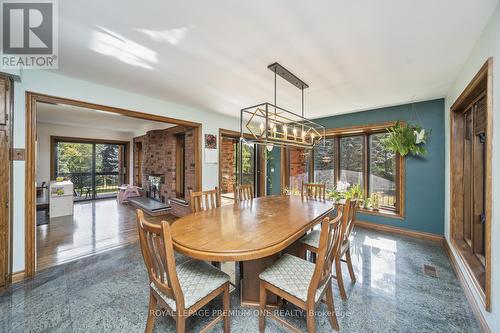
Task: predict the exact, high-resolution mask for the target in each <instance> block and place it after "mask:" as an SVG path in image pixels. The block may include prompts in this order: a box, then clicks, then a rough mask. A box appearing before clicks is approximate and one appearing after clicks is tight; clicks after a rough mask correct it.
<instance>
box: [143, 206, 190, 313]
mask: <svg viewBox="0 0 500 333" xmlns="http://www.w3.org/2000/svg"><path fill="white" fill-rule="evenodd" d="M136 215H137V226H138V229H139V240H140V245H141V252H142V257H143V259H144V264H145V265H146V269H147V271H148V275H149V281H150V283H154V285H155V286H156V287H157V289H158V290H160V291H161V292H163V293H164V294H165V295H167V296H168V297H170V298H172V299H175V300H176V303H177V308H178V309H179V308H184V295H183V293H182V289H181V287H180V284H179V279H178V277H177V271H176V268H175V256H174V248H173V245H172V234H171V231H170V225H169V224H168V222H166V221H162V222H161V224H160V225H158V224H153V223H149V222H147V221H146V219H145V218H144V212H143V211H142V210H141V209H137V210H136Z"/></svg>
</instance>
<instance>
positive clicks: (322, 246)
mask: <svg viewBox="0 0 500 333" xmlns="http://www.w3.org/2000/svg"><path fill="white" fill-rule="evenodd" d="M341 219H342V213H339V214H337V216H336V217H335V218H334V219H333V220H330V219H329V218H328V217H325V218H324V219H323V222H322V223H321V234H320V238H319V248H318V254H317V257H316V266H315V268H314V273H313V277H312V279H311V283H310V284H309V289H308V291H307V299H308V301H309V300H312V301H314V300H315V295H316V291H317V290H318V288H321V287H322V286H323V285H324V284H325V283H330V282H329V281H330V277H331V275H332V265H333V261H334V259H335V257H336V256H337V255H338V253H339V251H340V245H341V242H342V223H341Z"/></svg>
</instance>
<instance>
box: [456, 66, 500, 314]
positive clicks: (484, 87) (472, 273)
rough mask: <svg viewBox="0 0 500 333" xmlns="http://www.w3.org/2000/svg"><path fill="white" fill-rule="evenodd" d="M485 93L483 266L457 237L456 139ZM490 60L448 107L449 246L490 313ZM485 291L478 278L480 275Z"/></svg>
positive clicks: (459, 191)
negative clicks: (466, 114)
mask: <svg viewBox="0 0 500 333" xmlns="http://www.w3.org/2000/svg"><path fill="white" fill-rule="evenodd" d="M483 92H486V122H487V124H486V158H485V159H486V163H485V178H486V182H485V208H486V209H485V231H484V243H485V245H484V247H485V265H484V266H483V265H482V264H480V262H479V259H477V257H476V256H475V255H474V254H473V253H471V252H470V251H469V250H468V248H467V247H466V246H464V244H463V243H462V242H465V241H464V240H463V239H461V238H460V236H461V234H460V229H461V228H462V227H463V200H461V197H462V195H463V186H462V184H463V164H462V163H461V162H460V159H461V157H463V154H462V151H463V145H462V144H461V143H460V141H459V139H460V138H461V136H462V135H463V130H464V127H463V120H461V118H463V117H462V112H463V111H465V110H467V109H468V108H469V107H470V106H471V105H472V104H473V103H474V102H475V101H477V99H478V98H479V97H481V94H482V93H483ZM492 135H493V58H488V60H487V61H486V62H485V63H484V65H483V66H482V67H481V69H480V70H479V72H478V73H477V74H476V75H475V76H474V78H473V79H472V80H471V82H470V83H469V84H468V85H467V87H466V88H465V89H464V91H463V92H462V93H461V94H460V96H459V97H458V98H457V100H456V101H455V102H454V103H453V105H452V106H451V108H450V192H449V193H450V247H451V248H453V250H454V252H455V253H457V254H458V260H459V261H461V262H462V264H463V266H464V267H465V268H466V274H467V275H469V277H470V279H471V281H472V289H474V290H476V293H477V294H478V295H479V298H480V300H481V302H482V304H483V306H484V308H485V309H486V311H491V265H492V262H491V224H492V219H491V217H492V205H493V203H492V152H493V141H492ZM482 270H484V276H485V282H484V288H483V286H481V283H480V281H479V278H478V274H483V273H482Z"/></svg>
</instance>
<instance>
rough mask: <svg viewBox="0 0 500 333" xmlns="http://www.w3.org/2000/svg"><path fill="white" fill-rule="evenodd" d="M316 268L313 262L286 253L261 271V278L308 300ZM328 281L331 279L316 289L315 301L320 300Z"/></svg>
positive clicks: (299, 297) (301, 298) (303, 299)
mask: <svg viewBox="0 0 500 333" xmlns="http://www.w3.org/2000/svg"><path fill="white" fill-rule="evenodd" d="M314 268H315V265H314V264H313V263H310V262H308V261H306V260H304V259H301V258H298V257H295V256H292V255H290V254H285V255H283V256H282V257H281V258H280V259H278V260H277V261H276V262H275V263H274V264H273V265H272V266H271V267H269V268H267V269H266V270H264V271H263V272H262V273H260V275H259V278H260V279H261V280H264V281H266V282H268V283H270V284H272V285H273V286H275V287H277V288H279V289H281V290H283V291H285V292H287V293H289V294H290V295H293V296H295V297H297V298H298V299H300V300H302V301H304V302H306V301H307V290H308V289H309V284H310V283H311V279H312V276H313V273H314ZM327 283H330V280H327V282H326V283H325V284H324V285H323V286H321V287H320V288H318V290H317V291H316V297H315V302H317V301H318V300H319V297H320V296H321V293H322V292H323V290H324V289H325V287H326V286H327Z"/></svg>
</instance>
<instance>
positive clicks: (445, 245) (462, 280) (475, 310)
mask: <svg viewBox="0 0 500 333" xmlns="http://www.w3.org/2000/svg"><path fill="white" fill-rule="evenodd" d="M443 248H444V252H446V254H447V255H448V258H450V262H451V266H452V267H453V271H454V272H455V275H456V276H457V278H458V281H459V282H460V285H461V286H462V289H463V290H464V293H465V297H466V298H467V302H468V303H469V305H470V307H471V308H472V312H473V313H474V316H475V317H476V320H477V321H478V323H479V327H480V328H481V331H482V332H483V333H491V330H490V328H489V327H488V323H486V319H484V316H483V313H482V312H481V309H480V308H479V304H478V303H477V301H476V299H475V298H474V294H473V293H472V289H471V286H470V285H469V284H468V283H467V280H466V279H465V275H464V272H462V270H461V269H460V266H459V265H458V262H457V258H456V257H455V255H454V254H453V251H452V250H451V247H450V244H449V243H448V241H447V240H444V242H443Z"/></svg>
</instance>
